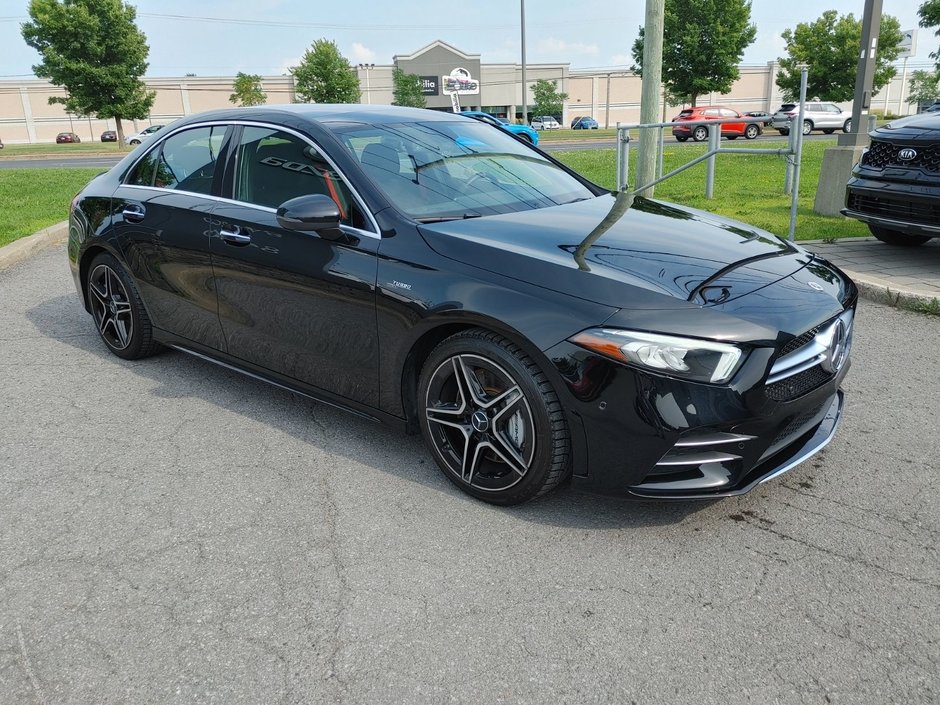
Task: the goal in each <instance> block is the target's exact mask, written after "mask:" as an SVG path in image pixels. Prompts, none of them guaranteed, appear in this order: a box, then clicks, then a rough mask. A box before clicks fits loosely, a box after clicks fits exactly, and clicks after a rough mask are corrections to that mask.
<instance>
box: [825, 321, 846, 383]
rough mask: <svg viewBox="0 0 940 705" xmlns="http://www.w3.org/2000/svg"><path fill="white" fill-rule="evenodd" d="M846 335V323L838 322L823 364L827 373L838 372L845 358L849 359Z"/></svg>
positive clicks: (834, 327)
mask: <svg viewBox="0 0 940 705" xmlns="http://www.w3.org/2000/svg"><path fill="white" fill-rule="evenodd" d="M846 343H847V339H846V335H845V323H844V322H843V321H841V320H839V321H836V324H835V326H833V330H832V338H830V339H829V346H828V348H827V349H826V359H825V360H823V362H822V368H823V369H824V370H826V372H831V373H835V372H838V371H839V370H840V369H841V367H842V365H843V363H845V358H846V357H848V352H849V351H848V345H847V344H846Z"/></svg>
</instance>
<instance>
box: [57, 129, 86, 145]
mask: <svg viewBox="0 0 940 705" xmlns="http://www.w3.org/2000/svg"><path fill="white" fill-rule="evenodd" d="M81 141H82V138H81V137H79V136H78V135H76V134H75V133H74V132H60V133H59V134H57V135H56V136H55V143H56V144H66V143H68V142H81Z"/></svg>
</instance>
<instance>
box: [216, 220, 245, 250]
mask: <svg viewBox="0 0 940 705" xmlns="http://www.w3.org/2000/svg"><path fill="white" fill-rule="evenodd" d="M231 227H232V229H231V230H226V229H225V228H221V229H220V230H219V235H220V236H221V237H222V240H223V241H224V242H227V243H228V244H229V245H240V246H243V245H247V244H249V243H250V242H251V235H247V234H245V233H243V232H242V229H241V228H240V227H238V226H237V225H233V226H231Z"/></svg>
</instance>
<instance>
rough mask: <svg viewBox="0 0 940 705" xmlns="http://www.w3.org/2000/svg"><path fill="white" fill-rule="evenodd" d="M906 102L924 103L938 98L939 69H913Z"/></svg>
mask: <svg viewBox="0 0 940 705" xmlns="http://www.w3.org/2000/svg"><path fill="white" fill-rule="evenodd" d="M909 86H910V94H909V95H908V97H907V102H908V103H913V104H914V105H924V104H926V103H933V102H934V101H935V100H936V99H937V98H940V71H914V73H912V74H911V82H910V84H909Z"/></svg>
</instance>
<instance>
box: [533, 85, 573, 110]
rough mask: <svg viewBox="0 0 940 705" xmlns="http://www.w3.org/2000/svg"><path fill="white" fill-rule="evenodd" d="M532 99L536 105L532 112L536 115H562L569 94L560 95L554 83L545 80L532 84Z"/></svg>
mask: <svg viewBox="0 0 940 705" xmlns="http://www.w3.org/2000/svg"><path fill="white" fill-rule="evenodd" d="M532 97H533V98H534V99H535V105H534V106H533V107H532V112H533V114H535V115H561V110H562V106H563V105H564V102H565V101H566V100H567V99H568V94H567V93H559V92H558V86H557V85H556V84H555V82H554V81H548V80H546V79H544V78H540V79H538V80H537V81H536V82H535V83H533V84H532Z"/></svg>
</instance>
